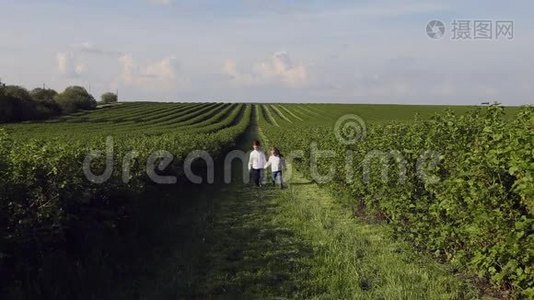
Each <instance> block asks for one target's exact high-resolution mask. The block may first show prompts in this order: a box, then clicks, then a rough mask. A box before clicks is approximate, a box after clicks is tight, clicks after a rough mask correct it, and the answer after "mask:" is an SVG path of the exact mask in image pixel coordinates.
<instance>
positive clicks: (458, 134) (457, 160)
mask: <svg viewBox="0 0 534 300" xmlns="http://www.w3.org/2000/svg"><path fill="white" fill-rule="evenodd" d="M277 122H278V123H279V124H280V127H278V126H273V125H271V124H272V123H273V122H272V120H269V119H263V120H262V123H261V126H262V128H263V129H264V131H265V134H266V135H267V136H268V137H269V139H270V140H271V141H272V142H273V143H275V144H276V145H277V146H279V147H280V148H281V149H282V151H283V152H285V153H290V152H291V151H293V150H298V149H300V150H304V151H305V153H306V155H305V157H304V158H303V159H300V160H297V163H296V164H297V166H298V167H299V169H300V170H302V171H304V172H307V174H308V175H310V173H309V170H310V168H309V166H310V163H311V161H310V159H309V157H310V156H309V154H310V147H309V145H310V143H311V142H312V141H315V142H317V144H318V148H319V149H327V150H333V151H334V152H335V154H336V156H335V158H334V159H322V160H319V161H318V170H320V171H322V173H326V170H328V169H329V168H330V167H331V166H333V167H334V168H335V170H336V172H337V174H338V176H336V177H335V178H334V179H333V181H331V182H328V183H326V184H325V185H327V186H328V187H329V188H331V189H332V190H333V192H334V193H336V194H348V195H349V196H350V199H353V201H352V202H351V203H348V205H349V206H351V207H354V209H355V211H357V212H362V211H364V212H366V213H367V214H371V215H374V216H377V217H379V218H380V219H383V220H385V221H387V222H388V223H390V224H391V225H392V227H393V228H394V230H395V233H396V236H397V237H398V238H401V239H404V240H407V241H409V242H411V243H412V244H413V245H414V246H415V247H416V248H417V249H419V250H421V251H426V252H429V253H432V254H434V255H436V257H438V258H440V259H446V260H448V261H449V262H451V263H452V264H453V265H454V266H456V267H458V268H460V269H463V270H465V271H466V272H468V273H470V274H475V275H478V276H480V277H484V278H487V279H489V280H490V281H491V282H492V283H494V284H495V285H496V286H500V287H511V289H512V291H513V293H514V294H515V295H516V296H517V295H523V296H526V297H528V296H532V295H533V293H534V268H533V266H534V234H533V230H534V209H533V207H534V175H533V174H534V152H533V149H534V108H532V107H525V108H523V109H522V110H520V111H519V112H517V114H516V115H515V117H514V118H513V119H511V120H510V119H507V118H505V112H504V109H503V108H502V107H497V106H491V107H489V108H484V109H477V110H474V111H472V112H469V113H467V114H464V115H460V116H458V115H456V114H454V113H453V112H451V111H449V112H447V113H445V114H441V115H437V116H435V117H433V118H432V119H430V120H421V119H416V120H414V121H413V122H410V123H407V122H404V123H398V122H394V123H391V122H390V123H372V124H368V134H367V138H366V139H364V140H361V141H359V142H358V143H356V144H355V145H350V146H345V145H342V144H340V143H339V142H338V141H337V140H336V137H335V136H334V133H333V130H332V126H331V124H330V123H329V122H324V121H317V120H310V119H308V121H307V122H304V123H302V124H300V125H295V124H294V123H293V124H291V125H290V124H289V123H287V122H284V121H283V119H282V118H279V119H278V120H277ZM347 150H351V151H352V153H353V157H354V159H353V161H352V163H349V164H348V165H347V161H346V159H345V157H346V151H347ZM373 151H381V152H383V153H399V154H400V155H401V157H402V158H404V159H405V160H406V176H405V178H404V181H399V179H401V178H400V177H399V175H397V174H399V173H398V172H397V170H398V166H399V165H400V163H399V161H395V160H390V161H389V162H387V161H384V160H381V159H374V160H371V161H370V173H369V178H370V179H369V181H368V182H367V183H366V181H365V180H363V178H365V174H364V167H363V164H362V162H363V160H364V158H365V157H366V155H368V154H369V153H372V152H373ZM394 151H396V152H394ZM429 151H431V152H429ZM432 153H434V154H435V155H434V158H435V159H437V161H436V162H439V163H438V165H437V167H433V164H432V163H431V160H430V159H421V157H422V156H423V157H427V158H429V157H431V155H430V154H432ZM418 161H419V162H422V163H420V164H419V166H420V168H419V170H418V168H417V166H418ZM384 167H387V168H389V169H388V170H389V172H388V173H387V174H388V175H389V176H388V180H387V181H384V180H383V179H382V178H383V177H382V176H383V171H384ZM421 171H423V172H424V173H421ZM349 173H353V174H354V177H353V179H354V180H353V181H352V182H350V181H349V182H347V181H346V180H345V178H346V177H347V174H349ZM422 174H424V175H426V176H422ZM429 178H434V179H439V180H438V181H437V182H436V181H430V180H427V179H429Z"/></svg>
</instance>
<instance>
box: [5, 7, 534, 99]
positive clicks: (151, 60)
mask: <svg viewBox="0 0 534 300" xmlns="http://www.w3.org/2000/svg"><path fill="white" fill-rule="evenodd" d="M434 19H437V20H441V21H443V22H444V23H445V26H446V31H445V36H444V37H443V38H441V39H431V38H429V37H428V36H427V35H426V32H425V29H426V25H427V23H428V22H429V21H430V20H434ZM454 20H472V21H474V20H490V21H492V22H493V24H495V22H496V21H499V20H513V21H514V37H513V39H510V40H509V39H506V38H502V37H501V38H499V39H496V38H492V39H490V40H474V39H471V40H453V39H452V31H451V30H452V24H451V23H452V22H453V21H454ZM494 26H495V25H494ZM0 28H2V30H0V41H1V42H0V78H2V80H3V81H4V82H6V83H8V84H21V85H23V86H26V87H27V88H33V87H36V86H41V85H42V84H43V83H45V84H46V85H47V86H49V87H52V88H55V89H57V90H62V89H63V88H65V87H66V86H68V85H74V84H78V85H84V86H86V87H88V88H89V87H90V90H91V92H92V93H93V94H94V95H95V96H97V97H98V96H99V95H100V94H101V93H103V92H106V91H115V90H116V89H118V90H119V93H120V97H121V99H123V100H154V101H277V102H295V101H305V102H351V103H413V104H420V103H428V104H477V103H480V102H482V101H493V100H497V101H499V102H502V103H504V104H507V105H519V104H534V84H533V83H534V56H533V55H532V52H533V50H534V3H533V2H532V1H527V0H523V1H513V2H512V1H510V2H506V1H416V0H411V1H384V0H379V1H304V0H286V1H279V0H274V1H272V0H271V1H260V0H239V1H238V0H227V1H214V0H199V1H182V0H133V1H125V0H115V1H102V0H97V1H96V0H95V1H78V0H77V1H74V0H69V1H66V0H65V1H60V0H55V1H47V0H39V1H37V0H35V1H27V0H13V1H6V0H0Z"/></svg>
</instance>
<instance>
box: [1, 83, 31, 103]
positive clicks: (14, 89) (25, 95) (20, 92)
mask: <svg viewBox="0 0 534 300" xmlns="http://www.w3.org/2000/svg"><path fill="white" fill-rule="evenodd" d="M3 91H4V95H6V96H9V97H13V98H16V99H19V100H32V96H31V95H30V92H28V90H27V89H25V88H23V87H21V86H18V85H6V86H4V87H3Z"/></svg>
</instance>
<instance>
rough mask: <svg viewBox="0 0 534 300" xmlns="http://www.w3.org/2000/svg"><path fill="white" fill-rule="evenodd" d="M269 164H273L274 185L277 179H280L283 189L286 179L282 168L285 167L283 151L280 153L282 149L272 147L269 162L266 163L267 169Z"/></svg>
mask: <svg viewBox="0 0 534 300" xmlns="http://www.w3.org/2000/svg"><path fill="white" fill-rule="evenodd" d="M269 166H271V173H272V181H273V185H276V180H277V179H279V181H280V188H282V189H283V188H284V179H283V176H282V170H283V169H284V168H285V160H284V156H283V155H282V153H280V150H278V148H276V147H273V148H272V149H271V156H269V160H268V161H267V164H265V169H267V168H268V167H269Z"/></svg>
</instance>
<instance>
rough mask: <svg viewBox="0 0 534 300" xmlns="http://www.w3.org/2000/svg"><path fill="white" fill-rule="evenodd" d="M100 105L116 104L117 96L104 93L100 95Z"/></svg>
mask: <svg viewBox="0 0 534 300" xmlns="http://www.w3.org/2000/svg"><path fill="white" fill-rule="evenodd" d="M101 99H102V103H104V104H110V103H116V102H117V101H119V100H118V98H117V94H114V93H105V94H102V97H101Z"/></svg>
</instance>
